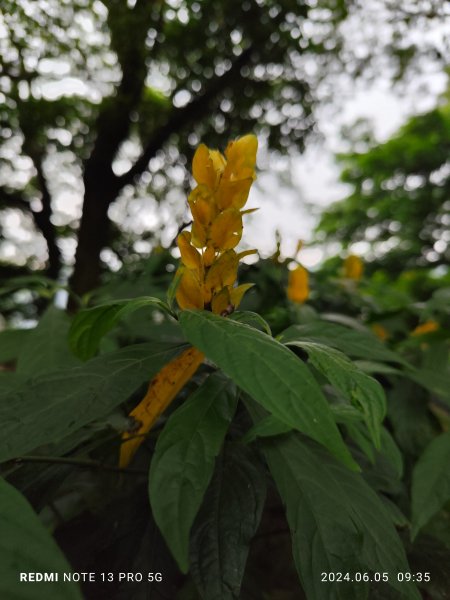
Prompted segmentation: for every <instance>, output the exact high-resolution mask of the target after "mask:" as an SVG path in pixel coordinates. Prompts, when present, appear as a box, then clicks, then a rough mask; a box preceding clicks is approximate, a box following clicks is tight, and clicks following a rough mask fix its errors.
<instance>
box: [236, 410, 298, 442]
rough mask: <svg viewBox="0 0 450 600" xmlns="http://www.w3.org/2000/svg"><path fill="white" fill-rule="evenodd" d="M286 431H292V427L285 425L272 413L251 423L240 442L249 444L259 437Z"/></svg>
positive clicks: (280, 433)
mask: <svg viewBox="0 0 450 600" xmlns="http://www.w3.org/2000/svg"><path fill="white" fill-rule="evenodd" d="M288 431H292V427H290V426H289V425H286V423H283V422H282V421H280V419H277V418H276V417H274V416H273V415H268V416H267V417H265V418H264V419H261V421H259V423H256V424H255V425H253V427H252V428H251V429H249V430H248V431H247V433H246V434H245V435H244V436H243V438H242V442H243V443H244V444H250V443H251V442H254V441H255V440H256V439H257V438H259V437H271V436H273V435H282V434H283V433H287V432H288Z"/></svg>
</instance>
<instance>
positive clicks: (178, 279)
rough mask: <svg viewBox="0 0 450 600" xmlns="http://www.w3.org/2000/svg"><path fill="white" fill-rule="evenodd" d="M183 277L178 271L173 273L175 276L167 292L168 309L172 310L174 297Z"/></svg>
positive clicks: (180, 271)
mask: <svg viewBox="0 0 450 600" xmlns="http://www.w3.org/2000/svg"><path fill="white" fill-rule="evenodd" d="M182 277H183V271H182V270H181V269H179V270H178V271H176V272H175V275H174V277H173V279H172V281H171V282H170V285H169V288H168V290H167V305H168V306H169V308H170V309H172V306H173V301H174V300H175V296H176V293H177V289H178V287H179V285H180V283H181V279H182Z"/></svg>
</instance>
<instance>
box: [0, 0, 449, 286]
mask: <svg viewBox="0 0 450 600" xmlns="http://www.w3.org/2000/svg"><path fill="white" fill-rule="evenodd" d="M371 11H372V12H371ZM445 11H446V8H445V7H442V4H441V3H440V2H439V1H438V0H436V2H431V3H430V2H423V3H414V6H413V7H411V8H409V7H408V6H406V5H405V6H402V9H401V10H400V9H399V8H398V7H397V6H396V5H395V4H391V3H390V2H388V1H387V0H373V2H371V3H370V4H367V3H364V5H363V6H362V5H360V3H359V2H356V1H354V0H347V1H344V0H320V1H319V2H304V1H302V0H278V1H276V0H270V1H268V2H261V1H256V0H246V1H245V2H240V1H239V2H238V1H234V0H232V1H231V2H226V3H222V2H212V1H209V0H208V1H207V2H201V3H200V2H196V1H191V0H189V1H188V0H185V1H183V0H170V2H160V1H152V2H148V1H144V0H135V1H131V0H130V1H128V2H125V0H107V1H106V0H105V2H100V1H99V0H95V1H93V0H76V1H75V2H59V1H56V0H48V1H46V2H28V1H27V0H19V1H14V2H12V1H10V0H4V2H3V3H2V16H1V27H0V38H1V44H0V61H1V65H2V77H1V78H0V93H1V94H2V100H3V102H2V104H1V116H0V123H1V129H2V131H1V134H2V139H3V143H2V146H1V152H0V211H1V214H2V224H3V227H2V229H3V236H4V242H3V245H2V255H3V257H4V258H3V260H4V265H3V275H5V276H7V275H11V274H13V273H17V272H30V271H31V272H35V271H41V272H42V271H44V272H45V273H46V274H47V275H48V276H49V277H50V278H60V279H62V280H63V281H65V280H66V279H67V277H68V275H69V274H70V273H71V285H72V287H73V289H74V291H75V292H76V293H77V294H84V293H85V292H87V291H90V290H92V289H93V288H94V287H95V286H96V284H97V283H98V282H99V277H100V274H101V272H102V270H105V269H108V268H111V267H114V268H117V267H118V266H120V265H121V264H122V263H123V261H124V260H126V259H127V258H130V257H133V256H136V254H137V255H139V254H142V253H144V254H145V253H146V252H147V253H148V251H149V248H151V246H149V245H148V244H147V246H145V245H144V246H142V244H143V242H145V241H147V242H148V241H149V240H150V241H152V244H153V246H154V245H155V244H157V243H158V241H159V238H160V232H161V230H162V229H164V227H165V226H166V225H167V224H172V226H173V223H174V222H178V223H179V222H180V221H181V220H182V218H183V206H184V202H183V200H182V197H181V195H179V196H176V195H175V196H174V194H175V192H176V189H179V188H180V187H182V186H183V184H184V183H185V180H186V177H187V176H186V173H185V172H184V171H183V170H182V169H181V168H180V165H182V164H183V163H186V161H187V160H188V159H189V158H190V156H191V153H192V147H193V146H195V145H196V144H197V143H198V142H199V140H200V139H201V138H205V139H206V138H207V139H208V143H209V144H210V145H211V146H214V145H220V144H221V143H222V140H223V139H228V138H230V137H233V136H236V135H238V134H242V133H245V132H246V131H249V130H253V131H255V132H256V133H258V135H259V138H260V140H261V141H264V140H265V141H266V142H267V144H268V146H269V147H270V148H283V149H285V150H286V149H288V148H292V149H296V150H298V149H301V148H302V147H303V144H304V142H305V137H306V135H307V134H308V133H310V132H311V131H312V130H313V123H314V121H313V115H312V109H313V106H314V104H315V103H316V101H317V100H318V99H320V98H323V97H326V96H329V95H330V89H331V91H332V88H330V86H328V88H327V86H325V87H323V88H322V89H321V91H320V93H319V92H318V90H319V87H318V82H319V81H320V79H321V78H322V77H323V76H324V75H325V74H326V73H330V72H332V73H336V72H341V71H342V66H343V65H344V66H345V71H346V73H347V74H348V75H349V76H351V77H352V78H354V77H356V76H359V75H361V74H365V75H367V76H369V77H370V76H373V75H374V73H376V72H378V71H377V65H378V66H379V61H380V60H382V59H383V56H385V54H384V53H385V52H387V56H388V57H390V65H391V67H392V69H391V71H392V72H391V73H390V74H391V75H392V76H393V77H394V78H395V77H397V78H398V77H400V76H401V75H402V74H403V73H404V71H405V69H406V66H407V65H415V66H416V67H417V68H418V69H419V70H420V68H422V67H421V65H422V63H421V60H422V59H423V58H424V57H430V56H431V55H433V56H432V57H433V58H436V53H437V52H438V51H439V52H440V53H441V55H440V56H437V58H438V59H441V58H442V52H443V49H442V48H441V47H439V44H436V45H433V43H429V44H423V45H422V46H421V47H420V48H417V46H415V42H414V41H411V40H410V39H409V37H408V36H407V35H404V33H405V27H406V29H407V28H408V27H411V29H412V30H413V29H414V27H419V28H421V29H422V30H423V31H425V30H426V28H427V27H429V25H430V23H434V24H435V23H436V21H439V20H440V19H441V18H442V15H443V13H445ZM371 14H372V15H373V14H377V15H385V17H386V27H388V28H389V35H387V36H386V35H385V39H386V40H387V42H386V43H383V44H382V43H381V42H380V43H379V44H378V45H377V44H376V43H375V41H374V39H370V44H369V45H370V47H369V45H366V49H365V51H363V52H361V49H360V48H351V47H349V46H348V45H347V46H346V45H345V44H344V43H343V30H342V27H341V25H342V24H343V23H347V22H348V24H349V26H350V27H353V29H355V19H356V30H357V29H358V19H360V18H365V17H366V15H367V17H368V20H369V24H370V20H371V18H372V17H371V16H370V15H371ZM372 29H373V28H372ZM386 31H387V30H386ZM368 35H369V34H368ZM371 35H374V36H375V37H376V35H377V31H372V34H371ZM358 43H359V42H358ZM435 46H436V47H435ZM375 48H376V51H375V50H374V49H375ZM417 50H418V51H419V52H418V53H417V52H416V51H417ZM417 57H418V58H419V59H420V60H414V59H415V58H417ZM331 67H332V68H331ZM311 84H314V85H313V86H312V85H311ZM327 90H328V91H327ZM144 198H145V202H146V203H147V206H149V207H152V208H154V206H155V205H157V203H158V202H160V200H161V199H162V198H164V202H165V209H164V210H160V211H158V214H157V215H154V218H153V221H152V223H151V225H149V224H148V223H147V222H146V223H144V224H142V223H138V224H136V219H134V226H133V227H131V228H130V227H129V226H128V225H127V218H125V216H124V211H123V210H120V208H122V209H123V204H126V203H127V202H128V201H129V202H130V203H131V202H132V201H133V200H136V199H141V200H142V199H144ZM175 198H176V202H175ZM81 199H82V202H81ZM120 203H122V204H120ZM117 206H119V209H117V210H116V211H115V210H114V209H115V207H117ZM130 206H131V204H130ZM130 211H131V212H133V211H132V209H131V208H130ZM149 212H150V210H149ZM140 214H141V215H142V214H143V211H141V213H140ZM19 225H20V227H19ZM19 230H20V232H21V233H20V232H19ZM36 231H37V232H39V234H40V236H39V238H38V239H36ZM136 242H139V243H140V244H141V246H137V245H136ZM75 247H76V256H75V259H74V250H75ZM18 265H19V266H20V265H22V268H19V269H18Z"/></svg>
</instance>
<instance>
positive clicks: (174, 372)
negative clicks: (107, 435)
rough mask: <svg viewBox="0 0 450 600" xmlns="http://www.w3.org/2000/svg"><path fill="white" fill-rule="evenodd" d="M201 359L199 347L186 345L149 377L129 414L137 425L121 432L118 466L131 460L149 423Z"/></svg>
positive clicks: (161, 410) (188, 378)
mask: <svg viewBox="0 0 450 600" xmlns="http://www.w3.org/2000/svg"><path fill="white" fill-rule="evenodd" d="M203 359H204V354H203V353H202V352H200V350H197V349H196V348H188V349H187V350H185V351H184V352H183V353H182V354H180V355H179V356H177V357H176V358H174V359H173V360H172V361H170V362H169V363H168V364H167V365H166V366H165V367H163V368H162V369H161V371H160V372H159V373H158V374H157V375H156V376H155V377H154V379H152V381H151V382H150V384H149V386H148V390H147V393H146V394H145V396H144V398H143V399H142V401H141V402H140V403H139V404H138V405H137V406H136V408H134V409H133V410H132V411H131V413H130V415H129V416H130V417H131V418H133V419H134V420H135V422H136V425H137V427H136V429H134V430H133V431H132V432H126V433H124V434H123V436H122V445H121V448H120V460H119V466H120V467H121V468H124V467H126V466H127V465H128V464H129V463H130V461H131V459H132V458H133V456H134V454H135V453H136V451H137V449H138V448H139V446H140V445H141V444H142V442H143V440H144V437H145V435H146V434H147V433H148V432H149V431H150V429H151V427H152V425H153V424H154V423H155V421H156V420H157V419H158V417H159V416H160V415H161V414H162V413H163V412H164V411H165V410H166V408H167V407H168V406H169V404H170V403H171V402H172V400H174V398H175V396H176V395H177V394H178V392H180V390H181V389H182V388H183V387H184V386H185V384H186V383H187V382H188V381H189V380H190V379H191V377H192V376H193V375H194V373H195V372H196V371H197V369H198V368H199V366H200V365H201V364H202V362H203Z"/></svg>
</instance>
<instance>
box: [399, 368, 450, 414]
mask: <svg viewBox="0 0 450 600" xmlns="http://www.w3.org/2000/svg"><path fill="white" fill-rule="evenodd" d="M406 375H407V376H408V378H409V379H411V380H412V381H415V382H416V383H418V384H419V385H421V386H422V387H424V388H425V389H427V390H429V391H430V392H432V393H433V394H436V395H437V396H439V397H440V398H442V399H443V400H445V401H446V403H447V404H448V405H450V369H449V368H448V367H447V368H446V369H442V370H438V369H415V370H414V371H410V372H408V373H407V374H406Z"/></svg>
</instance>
